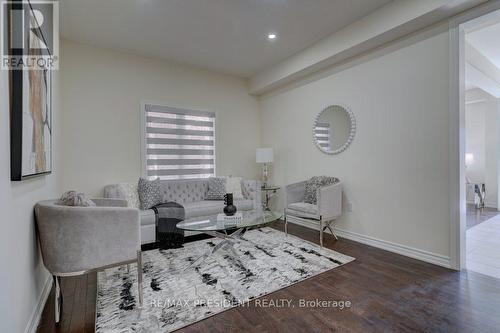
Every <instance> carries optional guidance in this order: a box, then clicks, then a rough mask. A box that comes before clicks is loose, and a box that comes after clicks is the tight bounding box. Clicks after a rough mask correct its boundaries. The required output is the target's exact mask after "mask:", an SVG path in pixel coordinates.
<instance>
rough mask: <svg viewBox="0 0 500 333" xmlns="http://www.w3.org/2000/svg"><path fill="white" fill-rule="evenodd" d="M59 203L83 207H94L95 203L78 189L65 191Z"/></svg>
mask: <svg viewBox="0 0 500 333" xmlns="http://www.w3.org/2000/svg"><path fill="white" fill-rule="evenodd" d="M57 204H59V205H63V206H81V207H93V206H95V203H94V202H93V201H92V200H90V199H88V198H87V197H86V196H85V194H83V193H78V192H76V191H67V192H64V193H63V195H62V196H61V198H60V199H59V201H58V202H57Z"/></svg>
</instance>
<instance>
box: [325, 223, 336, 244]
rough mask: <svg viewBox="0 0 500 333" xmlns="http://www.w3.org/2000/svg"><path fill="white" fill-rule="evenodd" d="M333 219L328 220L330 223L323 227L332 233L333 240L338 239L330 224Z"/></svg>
mask: <svg viewBox="0 0 500 333" xmlns="http://www.w3.org/2000/svg"><path fill="white" fill-rule="evenodd" d="M333 222H334V221H330V223H328V224H327V225H326V226H325V228H328V230H330V232H331V233H332V235H333V237H334V238H335V240H339V238H338V237H337V234H336V233H335V231H333V228H332V226H331V224H332V223H333Z"/></svg>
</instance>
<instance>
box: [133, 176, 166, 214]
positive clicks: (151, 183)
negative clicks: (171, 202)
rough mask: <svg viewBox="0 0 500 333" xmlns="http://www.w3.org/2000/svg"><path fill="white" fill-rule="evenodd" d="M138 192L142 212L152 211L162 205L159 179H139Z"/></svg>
mask: <svg viewBox="0 0 500 333" xmlns="http://www.w3.org/2000/svg"><path fill="white" fill-rule="evenodd" d="M137 192H139V201H140V203H141V209H142V210H146V209H150V208H151V207H153V206H156V205H158V204H161V203H162V197H161V191H160V179H159V178H156V179H154V180H148V179H145V178H139V184H138V185H137Z"/></svg>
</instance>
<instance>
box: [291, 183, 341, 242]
mask: <svg viewBox="0 0 500 333" xmlns="http://www.w3.org/2000/svg"><path fill="white" fill-rule="evenodd" d="M305 190H306V181H302V182H299V183H294V184H290V185H287V186H286V189H285V193H286V201H285V233H288V219H289V217H293V218H295V219H299V220H306V221H313V222H317V223H319V242H320V245H321V246H323V232H324V231H325V229H328V230H330V232H331V233H332V235H333V237H335V239H338V238H337V235H336V234H335V232H334V231H333V225H332V224H333V223H334V221H335V220H336V219H338V218H339V217H340V216H341V215H342V183H340V182H338V183H336V184H332V185H327V186H324V187H321V188H319V189H318V190H317V192H316V197H317V204H316V205H314V204H310V203H306V202H304V196H305Z"/></svg>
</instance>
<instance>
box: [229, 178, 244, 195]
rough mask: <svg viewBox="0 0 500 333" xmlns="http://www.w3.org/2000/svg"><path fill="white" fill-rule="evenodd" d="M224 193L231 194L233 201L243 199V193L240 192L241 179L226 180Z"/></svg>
mask: <svg viewBox="0 0 500 333" xmlns="http://www.w3.org/2000/svg"><path fill="white" fill-rule="evenodd" d="M226 193H232V194H233V199H234V200H241V199H243V192H242V191H241V177H227V178H226Z"/></svg>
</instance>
